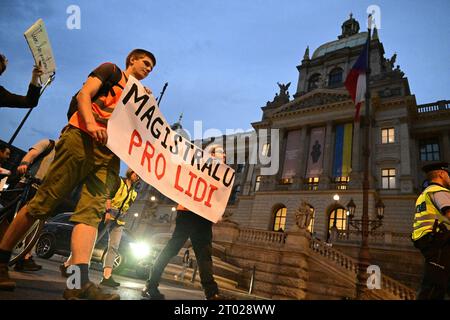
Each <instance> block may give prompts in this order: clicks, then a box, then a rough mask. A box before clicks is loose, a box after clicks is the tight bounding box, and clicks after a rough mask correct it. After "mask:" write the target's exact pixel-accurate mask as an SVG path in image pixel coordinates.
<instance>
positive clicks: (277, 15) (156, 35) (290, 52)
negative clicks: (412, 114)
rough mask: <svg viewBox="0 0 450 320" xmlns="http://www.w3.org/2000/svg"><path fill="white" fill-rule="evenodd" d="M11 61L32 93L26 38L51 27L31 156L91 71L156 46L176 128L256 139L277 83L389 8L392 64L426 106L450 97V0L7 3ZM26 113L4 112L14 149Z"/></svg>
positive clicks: (2, 129)
mask: <svg viewBox="0 0 450 320" xmlns="http://www.w3.org/2000/svg"><path fill="white" fill-rule="evenodd" d="M0 3H1V11H0V52H2V53H4V54H5V55H6V56H7V57H8V59H9V65H8V70H7V71H6V72H5V73H4V75H3V76H2V77H0V85H3V86H5V87H6V88H8V89H9V90H11V91H14V92H17V93H22V94H24V93H25V92H26V88H27V86H28V83H29V80H30V76H31V69H32V65H33V59H32V56H31V53H30V51H29V49H28V46H27V44H26V42H25V39H24V37H23V32H24V31H25V30H26V29H27V28H28V27H29V26H31V25H32V24H33V23H34V22H35V21H36V20H37V19H38V18H42V19H43V20H44V22H45V24H46V27H47V31H48V33H49V37H50V41H51V43H52V47H53V52H54V55H55V59H56V64H57V75H56V79H55V82H54V83H53V84H52V85H51V87H50V88H49V89H48V90H47V91H46V92H45V93H44V96H43V97H42V98H41V100H40V103H39V106H38V107H37V108H36V109H35V110H34V111H33V112H32V114H31V117H30V119H29V120H28V121H27V123H26V124H25V126H24V128H23V130H22V132H21V133H20V134H19V136H18V137H17V139H16V141H15V145H17V146H18V147H20V148H23V149H27V148H28V147H29V146H30V145H32V144H34V143H35V142H36V141H38V140H39V139H42V138H45V137H51V138H55V137H57V135H58V132H59V130H60V129H61V128H62V127H63V126H64V125H65V123H66V112H67V109H68V105H69V101H70V98H71V96H72V95H73V94H74V93H75V92H76V91H77V90H78V89H79V88H80V86H81V84H82V83H83V81H84V80H85V79H86V77H87V75H88V74H89V72H90V71H91V70H92V69H93V68H95V67H96V66H97V65H99V64H100V63H102V62H105V61H111V62H114V63H116V64H118V65H119V66H120V67H124V59H125V57H126V55H127V53H128V52H129V51H130V50H131V49H133V48H136V47H142V48H146V49H148V50H150V51H152V52H153V53H154V54H155V55H156V57H157V66H156V68H155V69H154V71H153V72H152V73H151V74H150V76H149V77H148V78H147V79H145V80H144V81H143V83H144V84H145V85H147V86H149V87H150V88H152V90H153V91H154V93H155V96H157V95H158V94H159V92H160V91H161V89H162V86H163V84H164V83H165V82H169V86H168V89H167V91H166V94H165V96H164V99H163V101H162V104H161V109H162V111H163V113H164V114H165V116H166V118H167V120H168V121H169V122H174V121H176V120H177V119H178V116H179V114H180V113H181V112H183V113H184V119H183V125H184V127H185V128H187V129H188V130H190V131H191V132H192V129H193V121H194V120H202V121H203V127H204V129H206V128H217V129H219V130H222V131H223V132H225V129H227V128H228V129H236V128H242V129H249V128H251V125H250V123H251V122H254V121H258V120H259V119H260V118H261V110H260V107H262V106H264V105H265V104H266V102H267V101H268V100H272V98H273V97H274V95H275V93H276V92H278V86H277V84H276V83H277V81H279V82H283V83H287V82H292V85H291V87H290V90H289V91H290V93H291V95H292V94H294V93H295V89H296V87H297V81H298V71H297V69H296V66H297V65H298V64H299V63H300V61H301V59H302V57H303V54H304V51H305V48H306V46H307V45H309V46H310V50H311V51H310V52H311V54H312V52H313V51H314V50H315V49H316V48H317V47H318V46H320V45H321V44H323V43H325V42H328V41H332V40H336V39H337V36H338V35H339V34H340V33H341V24H342V22H343V21H345V20H346V19H347V18H348V15H349V13H350V12H353V14H354V17H355V18H356V19H357V20H358V21H359V22H360V25H361V27H362V28H366V23H365V20H366V9H367V7H368V6H369V5H371V4H375V5H378V6H379V7H380V8H381V30H379V36H380V39H381V41H382V42H383V44H384V48H385V51H386V56H387V57H391V56H392V54H393V53H394V52H397V63H398V64H399V65H400V67H401V69H402V70H403V71H404V72H405V74H406V76H407V77H408V78H409V83H410V87H411V91H412V93H413V94H415V95H416V99H417V102H418V103H427V102H433V101H436V100H441V99H450V91H449V88H450V23H449V18H448V14H449V12H450V1H448V0H440V1H439V0H430V1H420V2H419V1H409V0H408V1H405V0H401V1H373V0H371V1H364V0H361V1H356V0H355V1H331V0H330V1H325V0H315V1H300V0H291V1H280V0H277V1H275V0H267V1H262V0H240V1H234V0H231V1H218V0H208V1H205V0H204V1H200V0H187V1H181V0H177V1H175V0H168V1H167V0H166V1H92V0H91V1H73V0H72V1H65V0H61V1H44V0H40V1H18V0H15V1H10V0H1V1H0ZM71 4H75V5H78V6H79V7H80V9H81V29H80V30H69V29H68V28H67V27H66V20H67V18H68V16H69V15H68V14H67V13H66V9H67V7H68V6H69V5H71ZM25 113H26V111H25V110H18V109H7V108H2V109H0V138H1V139H3V140H9V138H10V137H11V135H12V134H13V132H14V129H15V128H16V126H17V125H18V123H19V122H20V120H21V119H22V117H23V116H24V114H25Z"/></svg>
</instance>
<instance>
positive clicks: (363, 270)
mask: <svg viewBox="0 0 450 320" xmlns="http://www.w3.org/2000/svg"><path fill="white" fill-rule="evenodd" d="M371 22H372V16H371V15H369V17H368V28H367V33H368V35H367V41H368V45H367V72H366V93H365V99H364V104H365V114H364V146H363V166H364V180H363V212H362V226H361V246H360V250H359V257H358V261H359V266H358V267H359V269H358V283H357V288H356V289H357V291H356V294H357V298H358V299H364V292H365V290H366V289H367V278H368V275H367V267H368V266H369V265H370V252H369V245H368V242H369V239H368V238H369V187H370V183H369V172H370V128H371V115H370V90H369V78H370V73H371V72H370V40H371V25H372V23H371ZM361 124H362V122H360V125H361Z"/></svg>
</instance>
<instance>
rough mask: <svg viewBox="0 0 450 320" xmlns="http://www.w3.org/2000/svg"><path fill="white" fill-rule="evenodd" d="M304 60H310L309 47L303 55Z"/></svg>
mask: <svg viewBox="0 0 450 320" xmlns="http://www.w3.org/2000/svg"><path fill="white" fill-rule="evenodd" d="M303 60H309V46H307V47H306V50H305V54H304V55H303Z"/></svg>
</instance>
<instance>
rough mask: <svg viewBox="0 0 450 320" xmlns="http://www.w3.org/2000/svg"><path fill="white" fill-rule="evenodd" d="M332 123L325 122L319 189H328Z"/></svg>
mask: <svg viewBox="0 0 450 320" xmlns="http://www.w3.org/2000/svg"><path fill="white" fill-rule="evenodd" d="M333 137H334V134H333V122H331V121H328V122H327V129H326V132H325V148H324V155H323V173H322V175H321V176H320V179H319V189H321V190H326V189H330V176H331V170H332V162H333V158H332V155H333V146H334V144H333Z"/></svg>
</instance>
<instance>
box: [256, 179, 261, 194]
mask: <svg viewBox="0 0 450 320" xmlns="http://www.w3.org/2000/svg"><path fill="white" fill-rule="evenodd" d="M260 185H261V176H257V177H256V182H255V192H256V191H258V190H259V187H260Z"/></svg>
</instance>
